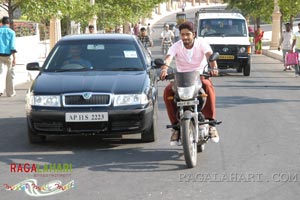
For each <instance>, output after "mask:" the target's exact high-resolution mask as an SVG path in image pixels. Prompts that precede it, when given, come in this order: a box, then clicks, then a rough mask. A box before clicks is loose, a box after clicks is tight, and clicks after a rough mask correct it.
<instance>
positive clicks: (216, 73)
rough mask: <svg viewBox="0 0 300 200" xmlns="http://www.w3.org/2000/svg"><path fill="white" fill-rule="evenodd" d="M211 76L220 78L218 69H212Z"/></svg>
mask: <svg viewBox="0 0 300 200" xmlns="http://www.w3.org/2000/svg"><path fill="white" fill-rule="evenodd" d="M210 74H211V76H218V75H219V70H218V69H217V68H212V69H211V71H210Z"/></svg>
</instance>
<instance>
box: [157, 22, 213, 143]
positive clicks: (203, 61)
mask: <svg viewBox="0 0 300 200" xmlns="http://www.w3.org/2000/svg"><path fill="white" fill-rule="evenodd" d="M179 31H180V37H181V40H179V41H177V42H176V43H174V44H173V45H172V46H171V47H170V49H169V51H168V53H167V55H166V57H165V60H164V63H165V64H164V65H163V66H161V73H160V79H161V80H164V79H165V77H166V76H167V75H168V73H167V69H168V67H169V65H170V63H171V62H172V59H173V57H174V56H175V57H176V60H175V61H176V69H177V71H178V72H189V71H195V70H197V71H200V74H202V73H203V70H204V68H205V66H206V65H207V60H208V59H209V57H210V56H211V55H212V53H213V51H212V49H211V47H210V45H209V44H208V43H206V42H205V41H204V40H203V39H202V38H195V29H194V25H193V23H191V22H184V23H182V24H181V25H180V26H179ZM210 66H211V68H212V71H211V75H212V76H217V75H218V67H217V62H216V61H212V62H210ZM200 79H201V81H202V84H203V88H204V90H205V92H206V94H207V95H208V96H207V101H206V104H205V106H204V108H203V110H202V112H203V114H204V116H205V118H206V119H208V120H214V119H215V117H216V108H215V102H216V99H215V91H214V87H213V85H212V82H211V80H210V79H205V78H204V77H200ZM172 85H173V83H170V84H169V85H168V86H167V87H166V88H165V90H164V101H165V105H166V108H167V112H168V116H169V119H170V121H171V123H172V125H176V124H177V123H178V119H177V106H176V105H175V103H174V101H173V98H172V97H173V96H174V92H173V90H172ZM209 134H210V136H211V140H212V142H215V143H217V142H219V135H218V131H217V129H216V128H215V126H214V124H210V128H209ZM178 139H179V133H178V130H174V129H173V130H172V136H171V145H173V144H174V143H175V142H177V141H178Z"/></svg>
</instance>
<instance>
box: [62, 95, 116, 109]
mask: <svg viewBox="0 0 300 200" xmlns="http://www.w3.org/2000/svg"><path fill="white" fill-rule="evenodd" d="M110 102H111V95H110V94H101V93H76V94H65V95H63V104H64V106H65V107H82V106H109V105H110Z"/></svg>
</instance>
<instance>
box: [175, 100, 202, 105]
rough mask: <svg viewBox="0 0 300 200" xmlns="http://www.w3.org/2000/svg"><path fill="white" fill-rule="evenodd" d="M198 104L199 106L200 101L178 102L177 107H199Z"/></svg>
mask: <svg viewBox="0 0 300 200" xmlns="http://www.w3.org/2000/svg"><path fill="white" fill-rule="evenodd" d="M198 104H199V101H198V100H196V101H195V100H193V101H179V102H177V106H193V105H198Z"/></svg>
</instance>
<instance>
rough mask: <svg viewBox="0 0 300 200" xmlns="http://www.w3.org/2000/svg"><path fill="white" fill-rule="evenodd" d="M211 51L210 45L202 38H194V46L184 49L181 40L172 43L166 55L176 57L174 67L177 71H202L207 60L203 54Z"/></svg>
mask: <svg viewBox="0 0 300 200" xmlns="http://www.w3.org/2000/svg"><path fill="white" fill-rule="evenodd" d="M208 52H211V53H212V52H213V51H212V49H211V47H210V45H209V44H208V43H207V42H205V41H204V40H203V39H202V38H196V39H195V40H194V46H193V47H192V48H191V49H186V48H185V47H184V45H183V42H182V40H179V41H178V42H176V43H174V45H172V46H171V47H170V49H169V51H168V55H170V56H171V57H176V60H175V63H176V69H177V71H178V72H190V71H200V73H203V70H204V68H205V66H206V65H207V60H206V56H205V54H206V53H208Z"/></svg>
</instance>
